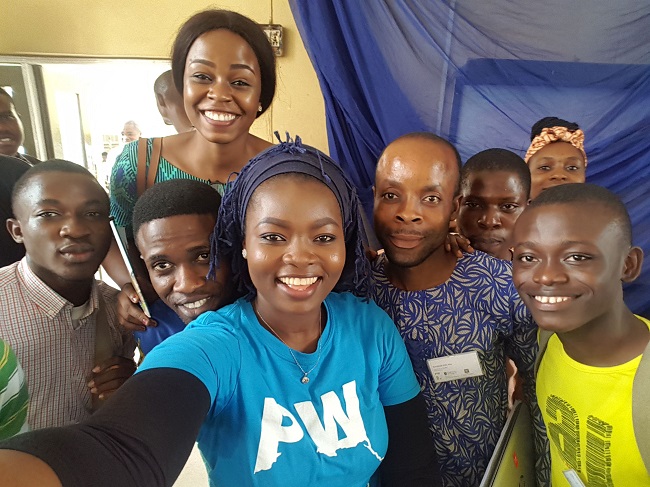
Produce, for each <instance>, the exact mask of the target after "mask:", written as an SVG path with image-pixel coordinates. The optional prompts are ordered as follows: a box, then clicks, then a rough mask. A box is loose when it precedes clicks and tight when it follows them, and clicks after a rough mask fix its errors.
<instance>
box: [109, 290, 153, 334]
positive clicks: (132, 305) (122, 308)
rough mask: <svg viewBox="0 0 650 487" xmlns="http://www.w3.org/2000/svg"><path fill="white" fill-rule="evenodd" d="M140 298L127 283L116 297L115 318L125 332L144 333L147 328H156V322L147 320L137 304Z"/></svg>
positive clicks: (150, 319)
mask: <svg viewBox="0 0 650 487" xmlns="http://www.w3.org/2000/svg"><path fill="white" fill-rule="evenodd" d="M139 302H140V298H139V297H138V293H136V292H135V289H133V285H132V284H131V283H130V282H129V283H127V284H125V285H124V286H123V287H122V290H121V291H120V292H119V293H118V295H117V318H118V321H119V323H120V325H122V326H123V327H124V328H125V329H126V330H127V331H145V330H146V329H147V327H148V326H156V325H157V324H158V323H156V320H154V319H152V318H149V317H148V316H147V315H146V314H144V312H143V311H142V309H141V308H140V306H138V303H139Z"/></svg>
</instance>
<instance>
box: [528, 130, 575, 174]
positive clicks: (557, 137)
mask: <svg viewBox="0 0 650 487" xmlns="http://www.w3.org/2000/svg"><path fill="white" fill-rule="evenodd" d="M553 142H568V143H569V144H571V145H572V146H573V147H575V148H576V149H578V150H579V151H580V152H582V157H583V158H584V160H585V167H587V153H586V152H585V133H584V132H583V131H582V130H581V129H577V130H571V129H568V128H566V127H547V128H544V129H542V131H541V132H540V133H539V135H536V136H535V137H534V138H533V140H532V142H531V143H530V147H528V150H527V151H526V157H524V160H525V161H526V164H528V162H529V161H530V158H531V157H533V156H534V155H535V154H536V153H537V152H539V151H540V150H542V149H543V148H544V147H546V146H547V145H548V144H552V143H553Z"/></svg>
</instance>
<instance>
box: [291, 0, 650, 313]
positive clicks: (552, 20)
mask: <svg viewBox="0 0 650 487" xmlns="http://www.w3.org/2000/svg"><path fill="white" fill-rule="evenodd" d="M290 4H291V8H292V12H293V15H294V17H295V19H296V23H297V25H298V29H299V31H300V34H301V36H302V39H303V42H304V44H305V46H306V48H307V51H308V53H309V56H310V58H311V61H312V63H313V65H314V67H315V69H316V73H317V75H318V78H319V81H320V85H321V89H322V93H323V97H324V99H325V108H326V115H327V130H328V141H329V146H330V154H331V155H332V157H333V158H334V159H335V160H337V161H339V162H340V163H341V165H342V166H343V167H344V169H345V170H346V172H347V173H348V174H349V175H350V177H351V178H352V180H353V181H354V184H355V185H356V187H357V188H358V190H359V194H360V197H361V200H362V203H363V204H364V208H365V209H366V211H367V212H370V211H371V208H372V191H371V187H372V183H373V176H374V168H375V164H376V160H377V157H378V156H379V154H380V153H381V151H382V150H383V148H384V147H385V146H386V145H387V144H388V143H389V142H390V141H391V140H393V139H395V138H396V137H398V136H400V135H402V134H405V133H408V132H413V131H420V130H429V131H432V132H434V133H437V134H439V135H441V136H443V137H446V138H448V139H449V140H450V141H451V142H453V143H454V144H456V146H457V147H458V150H459V151H460V153H461V156H462V157H463V160H466V159H467V158H468V157H469V156H471V155H472V154H475V153H476V152H479V151H481V150H483V149H487V148H490V147H504V148H507V149H510V150H513V151H515V152H517V153H519V154H521V155H522V156H523V154H524V153H525V151H526V149H527V147H528V144H529V142H530V137H529V133H530V127H531V126H532V125H533V123H535V122H536V121H537V120H539V119H540V118H542V117H546V116H556V117H560V118H564V119H566V120H569V121H575V122H577V123H578V124H579V125H580V126H581V128H582V129H583V130H584V131H585V134H586V144H585V145H586V151H587V155H588V157H589V165H588V167H587V180H588V181H590V182H593V183H596V184H600V185H602V186H605V187H607V188H609V189H611V190H613V191H615V192H616V193H617V194H618V195H619V196H620V197H621V198H622V199H623V201H624V202H625V204H626V206H627V208H628V210H629V212H630V215H631V217H632V223H633V225H634V239H635V244H636V245H639V246H641V247H642V248H643V249H644V251H645V253H646V254H647V255H649V257H648V259H647V260H646V263H645V265H644V268H643V273H642V275H641V277H640V278H639V279H638V280H637V281H636V282H635V283H633V284H631V285H629V286H627V288H626V300H627V302H628V304H629V305H630V307H631V308H632V309H633V310H634V311H635V312H637V313H641V314H644V315H645V316H650V203H649V202H648V201H647V199H648V197H650V183H649V179H650V135H649V133H648V132H649V131H650V48H649V46H650V3H648V2H645V1H643V0H619V1H616V2H611V1H609V0H592V1H588V2H567V1H566V0H548V1H545V2H538V1H531V0H522V1H518V2H512V1H511V0H491V1H490V2H479V1H471V0H459V1H448V0H436V1H414V0H401V1H397V0H394V1H391V0H372V1H365V0H361V1H345V0H341V1H335V0H317V1H312V0H290Z"/></svg>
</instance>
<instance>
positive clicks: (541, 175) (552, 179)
mask: <svg viewBox="0 0 650 487" xmlns="http://www.w3.org/2000/svg"><path fill="white" fill-rule="evenodd" d="M530 140H531V142H530V147H528V151H527V152H526V157H525V158H524V160H525V161H526V163H528V167H529V168H530V176H531V188H530V197H531V199H535V198H536V197H537V196H538V195H539V194H540V193H541V192H542V191H544V190H545V189H547V188H551V187H553V186H559V185H561V184H567V183H584V182H585V170H586V168H587V154H586V153H585V134H584V132H583V131H582V130H581V129H580V127H579V126H578V124H576V123H573V122H567V121H566V120H562V119H561V118H557V117H546V118H542V119H541V120H539V121H538V122H537V123H535V125H533V127H532V129H531V131H530Z"/></svg>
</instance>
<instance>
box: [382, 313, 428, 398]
mask: <svg viewBox="0 0 650 487" xmlns="http://www.w3.org/2000/svg"><path fill="white" fill-rule="evenodd" d="M371 306H372V307H373V308H374V309H373V311H372V313H373V316H372V319H373V321H374V322H375V323H376V324H377V329H378V330H379V332H380V337H379V344H380V347H381V367H380V370H379V398H380V400H381V403H382V404H383V405H384V406H394V405H395V404H401V403H403V402H406V401H408V400H409V399H413V398H414V397H415V396H416V395H417V394H418V393H419V392H420V386H419V384H418V381H417V379H416V378H415V373H414V372H413V366H412V365H411V360H410V359H409V356H408V353H407V351H406V346H405V345H404V342H403V341H402V337H400V335H399V332H398V331H397V327H396V326H395V324H394V323H393V320H392V319H391V318H390V317H389V316H388V315H387V314H386V313H385V312H384V311H383V310H381V309H380V308H379V307H378V306H377V305H375V304H374V303H371Z"/></svg>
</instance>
